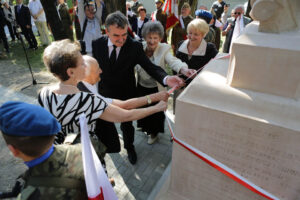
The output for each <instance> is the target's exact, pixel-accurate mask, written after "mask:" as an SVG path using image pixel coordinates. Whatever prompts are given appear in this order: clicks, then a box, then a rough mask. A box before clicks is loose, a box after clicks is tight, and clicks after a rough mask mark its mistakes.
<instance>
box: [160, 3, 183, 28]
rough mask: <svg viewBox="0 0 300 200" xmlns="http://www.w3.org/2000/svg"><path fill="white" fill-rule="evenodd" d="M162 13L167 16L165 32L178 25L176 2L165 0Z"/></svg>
mask: <svg viewBox="0 0 300 200" xmlns="http://www.w3.org/2000/svg"><path fill="white" fill-rule="evenodd" d="M163 11H164V12H165V13H167V15H168V18H167V24H166V30H169V29H171V28H173V27H174V26H175V25H176V24H178V23H179V17H178V0H166V1H165V4H164V6H163Z"/></svg>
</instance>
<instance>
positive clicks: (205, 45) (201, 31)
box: [176, 19, 218, 70]
mask: <svg viewBox="0 0 300 200" xmlns="http://www.w3.org/2000/svg"><path fill="white" fill-rule="evenodd" d="M208 31H209V27H208V25H207V23H206V22H205V21H204V20H203V19H194V20H193V21H191V22H190V23H189V25H188V27H187V33H188V39H187V40H184V41H182V42H181V43H179V47H178V50H177V52H176V57H177V58H179V59H180V60H181V61H183V62H185V63H187V65H188V68H189V69H195V70H199V69H202V68H203V66H204V65H205V64H206V63H208V62H209V61H210V59H212V58H214V57H215V56H216V55H217V54H218V50H217V49H216V46H215V45H214V44H213V43H210V42H206V41H205V40H204V37H205V36H206V34H207V33H208Z"/></svg>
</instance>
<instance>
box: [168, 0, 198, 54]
mask: <svg viewBox="0 0 300 200" xmlns="http://www.w3.org/2000/svg"><path fill="white" fill-rule="evenodd" d="M190 12H191V6H190V4H188V3H184V4H183V5H182V7H181V15H180V16H179V23H178V24H176V26H175V27H174V28H173V30H172V36H171V44H172V48H173V50H174V53H176V50H177V48H178V43H179V42H180V41H182V40H185V39H187V36H186V35H187V32H186V28H187V25H188V24H189V23H190V22H191V21H192V20H193V17H192V16H191V15H190Z"/></svg>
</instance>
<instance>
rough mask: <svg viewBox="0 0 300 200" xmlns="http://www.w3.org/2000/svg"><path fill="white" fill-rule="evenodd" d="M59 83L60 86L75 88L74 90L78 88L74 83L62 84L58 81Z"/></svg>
mask: <svg viewBox="0 0 300 200" xmlns="http://www.w3.org/2000/svg"><path fill="white" fill-rule="evenodd" d="M59 84H60V87H61V86H64V87H71V88H74V89H75V88H76V90H78V88H77V87H76V86H74V85H68V84H63V83H59Z"/></svg>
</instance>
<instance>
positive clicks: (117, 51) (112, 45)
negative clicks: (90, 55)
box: [107, 38, 121, 59]
mask: <svg viewBox="0 0 300 200" xmlns="http://www.w3.org/2000/svg"><path fill="white" fill-rule="evenodd" d="M107 46H108V55H109V57H110V54H111V52H112V51H113V50H114V44H113V43H112V42H111V40H110V39H109V38H108V43H107ZM120 50H121V47H117V48H116V59H118V56H119V53H120Z"/></svg>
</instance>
